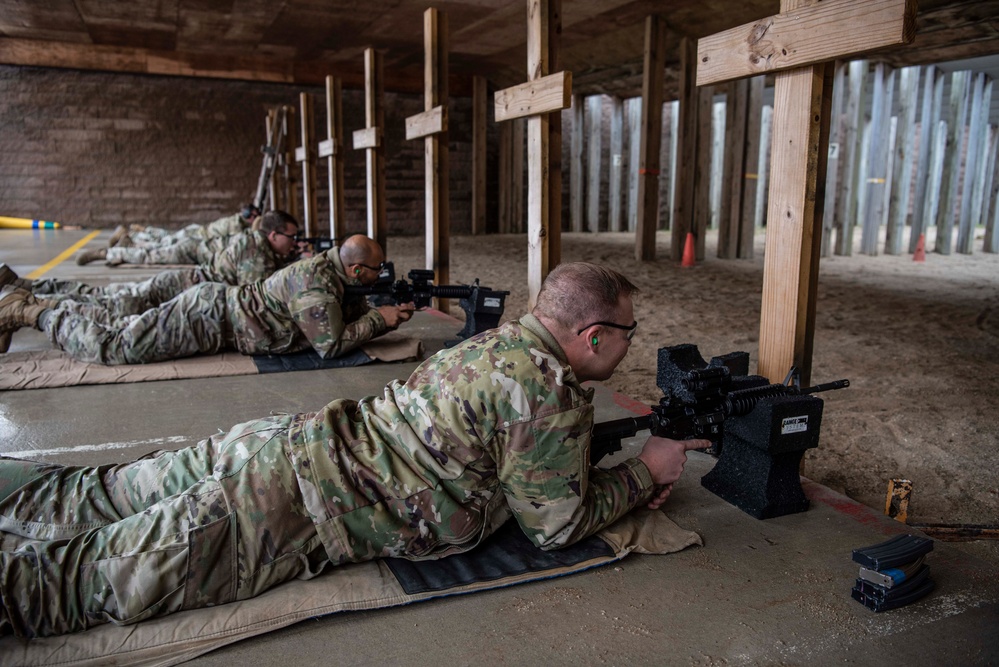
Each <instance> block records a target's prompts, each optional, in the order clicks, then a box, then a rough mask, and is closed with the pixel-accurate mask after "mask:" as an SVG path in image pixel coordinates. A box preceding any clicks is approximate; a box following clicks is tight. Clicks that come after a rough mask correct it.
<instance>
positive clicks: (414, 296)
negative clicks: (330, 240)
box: [344, 262, 510, 346]
mask: <svg viewBox="0 0 999 667" xmlns="http://www.w3.org/2000/svg"><path fill="white" fill-rule="evenodd" d="M409 280H410V282H406V281H405V280H401V279H400V280H395V268H394V266H393V265H392V262H386V263H385V266H384V268H383V269H382V273H381V274H380V275H379V277H378V281H377V282H376V283H375V284H374V285H346V286H345V287H344V294H345V295H352V296H374V297H376V298H377V297H381V299H379V301H381V302H384V301H386V300H387V301H389V302H392V303H396V304H401V303H413V304H416V307H417V309H419V308H427V307H429V306H430V305H431V304H432V303H433V299H434V298H435V297H436V298H438V299H458V300H459V301H458V304H459V305H460V306H461V308H462V310H464V311H465V327H464V328H463V329H462V330H461V331H460V332H458V338H457V340H451V341H447V342H446V343H445V345H448V346H450V345H453V344H455V343H458V342H460V341H462V340H464V339H465V338H470V337H471V336H474V335H476V334H479V333H482V332H483V331H486V330H487V329H493V328H495V327H497V326H499V321H500V318H501V317H502V316H503V307H504V302H505V301H506V295H507V294H509V293H510V292H507V291H498V290H493V289H490V288H488V287H484V286H482V285H479V280H478V278H476V280H475V282H474V283H472V284H471V285H434V284H433V281H434V272H433V271H432V270H431V269H413V270H412V271H410V272H409Z"/></svg>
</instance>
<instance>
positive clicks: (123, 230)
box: [108, 225, 128, 248]
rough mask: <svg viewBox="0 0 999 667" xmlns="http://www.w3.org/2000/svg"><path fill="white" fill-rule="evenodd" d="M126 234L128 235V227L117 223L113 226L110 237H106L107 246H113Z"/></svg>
mask: <svg viewBox="0 0 999 667" xmlns="http://www.w3.org/2000/svg"><path fill="white" fill-rule="evenodd" d="M126 236H128V227H126V226H125V225H118V226H117V227H115V228H114V232H113V233H112V234H111V238H109V239H108V247H109V248H113V247H115V246H116V245H118V244H119V243H121V240H122V239H123V238H124V237H126Z"/></svg>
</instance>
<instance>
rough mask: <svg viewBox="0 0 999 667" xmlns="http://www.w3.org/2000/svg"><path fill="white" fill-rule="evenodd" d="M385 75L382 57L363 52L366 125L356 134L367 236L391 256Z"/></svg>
mask: <svg viewBox="0 0 999 667" xmlns="http://www.w3.org/2000/svg"><path fill="white" fill-rule="evenodd" d="M384 100H385V74H384V65H383V62H382V54H380V53H379V52H378V51H375V50H374V49H372V48H367V49H364V123H365V127H364V128H363V129H361V130H356V131H355V132H354V134H353V141H354V150H363V151H365V156H364V157H365V174H366V176H367V210H368V236H369V237H370V238H372V239H374V240H375V241H377V242H378V245H380V246H381V247H382V249H383V250H384V251H385V252H386V253H388V247H387V245H388V229H387V225H386V220H385V218H386V216H385V146H384V145H383V142H382V132H383V131H384V127H385V105H384Z"/></svg>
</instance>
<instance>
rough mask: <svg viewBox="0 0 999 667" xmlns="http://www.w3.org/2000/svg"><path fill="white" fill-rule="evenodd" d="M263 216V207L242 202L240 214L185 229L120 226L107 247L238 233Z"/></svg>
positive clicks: (153, 244)
mask: <svg viewBox="0 0 999 667" xmlns="http://www.w3.org/2000/svg"><path fill="white" fill-rule="evenodd" d="M259 219H260V209H258V208H257V207H256V206H254V205H253V204H243V206H242V207H240V211H239V213H236V214H234V215H227V216H225V217H224V218H219V219H218V220H216V221H214V222H210V223H208V224H207V225H200V224H193V225H187V226H186V227H184V228H182V229H165V228H163V227H153V226H152V225H137V224H132V225H129V226H128V227H125V226H124V225H119V226H118V227H117V228H116V229H115V230H114V234H112V235H111V238H110V240H109V241H108V247H109V248H113V247H115V246H119V245H120V246H122V247H123V248H127V247H129V246H132V245H137V246H140V247H144V248H149V247H161V246H168V245H173V244H175V243H179V242H180V241H185V240H187V239H197V240H200V241H209V240H211V239H214V238H219V237H226V236H235V235H236V234H238V233H240V232H242V231H245V230H247V229H255V228H256V223H257V222H258V221H259Z"/></svg>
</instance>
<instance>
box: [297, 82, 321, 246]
mask: <svg viewBox="0 0 999 667" xmlns="http://www.w3.org/2000/svg"><path fill="white" fill-rule="evenodd" d="M298 101H299V110H300V111H301V113H302V123H301V126H302V145H301V146H299V147H298V148H297V149H295V161H296V162H298V163H299V164H300V165H302V220H301V222H302V230H303V231H304V232H305V235H306V236H310V237H311V236H316V235H317V234H318V231H317V228H318V220H316V151H315V149H314V148H313V146H314V145H315V139H316V121H315V118H314V116H313V113H312V95H310V94H309V93H299V95H298Z"/></svg>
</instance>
